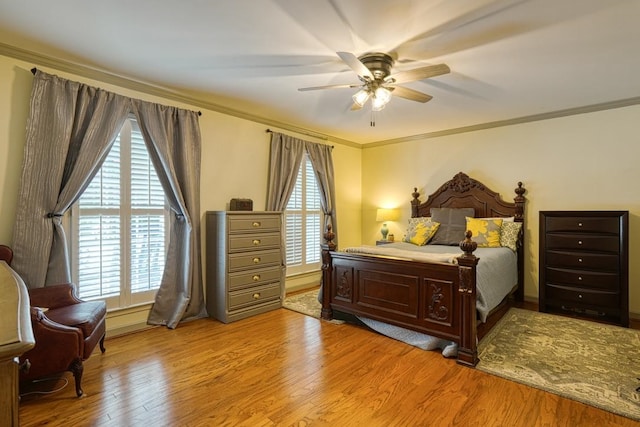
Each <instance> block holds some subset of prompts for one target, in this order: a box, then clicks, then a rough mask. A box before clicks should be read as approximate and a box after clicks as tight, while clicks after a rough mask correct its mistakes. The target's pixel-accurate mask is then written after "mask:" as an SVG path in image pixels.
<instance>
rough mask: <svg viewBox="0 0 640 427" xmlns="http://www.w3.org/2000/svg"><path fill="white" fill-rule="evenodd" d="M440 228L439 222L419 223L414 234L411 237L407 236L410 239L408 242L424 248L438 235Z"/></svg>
mask: <svg viewBox="0 0 640 427" xmlns="http://www.w3.org/2000/svg"><path fill="white" fill-rule="evenodd" d="M438 227H440V223H439V222H433V221H429V223H426V222H419V223H417V224H416V226H415V228H414V229H413V233H412V234H411V235H409V234H407V237H408V238H409V240H408V242H409V243H413V244H414V245H418V246H424V245H426V244H427V243H429V240H431V238H432V237H433V235H434V234H436V231H438Z"/></svg>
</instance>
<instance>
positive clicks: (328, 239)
mask: <svg viewBox="0 0 640 427" xmlns="http://www.w3.org/2000/svg"><path fill="white" fill-rule="evenodd" d="M322 237H324V240H325V244H324V245H326V246H327V249H329V250H330V251H333V250H335V249H336V244H335V243H333V239H334V238H335V237H336V235H335V233H334V232H333V231H332V227H331V224H327V231H326V233H324V234H323V236H322ZM324 245H323V246H324Z"/></svg>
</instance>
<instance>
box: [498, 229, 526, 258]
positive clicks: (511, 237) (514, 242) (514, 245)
mask: <svg viewBox="0 0 640 427" xmlns="http://www.w3.org/2000/svg"><path fill="white" fill-rule="evenodd" d="M521 229H522V223H521V222H503V223H502V229H501V230H500V246H504V247H506V248H509V249H511V250H512V251H514V252H515V251H516V250H517V249H518V236H520V230H521Z"/></svg>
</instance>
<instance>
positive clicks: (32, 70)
mask: <svg viewBox="0 0 640 427" xmlns="http://www.w3.org/2000/svg"><path fill="white" fill-rule="evenodd" d="M36 71H38V69H37V68H36V67H33V68H32V69H31V74H33V75H34V76H35V75H36ZM198 116H202V111H198Z"/></svg>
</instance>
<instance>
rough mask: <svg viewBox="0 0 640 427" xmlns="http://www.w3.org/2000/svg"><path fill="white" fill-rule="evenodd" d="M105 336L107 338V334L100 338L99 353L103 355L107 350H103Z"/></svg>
mask: <svg viewBox="0 0 640 427" xmlns="http://www.w3.org/2000/svg"><path fill="white" fill-rule="evenodd" d="M106 336H107V334H104V335H103V336H102V338H100V351H101V352H102V353H104V352H105V351H107V350H106V349H105V348H104V337H106Z"/></svg>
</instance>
